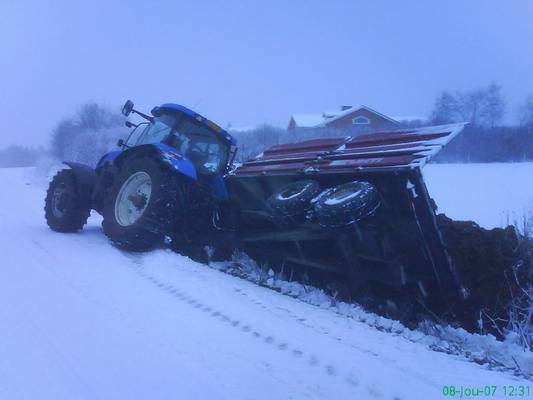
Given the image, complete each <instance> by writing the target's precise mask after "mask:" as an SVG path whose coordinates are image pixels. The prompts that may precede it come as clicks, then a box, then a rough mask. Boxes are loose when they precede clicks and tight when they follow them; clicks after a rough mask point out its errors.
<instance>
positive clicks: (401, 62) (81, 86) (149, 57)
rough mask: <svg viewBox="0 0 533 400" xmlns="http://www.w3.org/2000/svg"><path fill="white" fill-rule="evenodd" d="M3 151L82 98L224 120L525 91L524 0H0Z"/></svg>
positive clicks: (528, 60)
mask: <svg viewBox="0 0 533 400" xmlns="http://www.w3.org/2000/svg"><path fill="white" fill-rule="evenodd" d="M0 18H1V20H0V119H1V120H2V122H3V127H2V132H1V133H0V135H1V138H2V141H1V142H0V147H4V146H6V145H7V144H10V143H22V144H25V145H28V144H44V145H46V144H47V143H48V139H49V135H50V131H51V130H52V129H53V127H54V126H55V124H56V123H57V121H58V120H59V119H60V118H62V117H64V116H68V115H69V114H71V113H73V112H74V111H76V109H77V108H78V107H79V106H80V105H81V104H82V103H84V102H86V101H87V100H94V101H97V102H101V103H104V104H107V105H109V106H113V107H118V106H120V105H121V104H122V103H123V102H124V100H125V99H128V98H131V99H132V100H134V102H135V103H136V105H138V106H139V108H141V109H145V110H149V109H151V107H152V106H154V105H157V104H160V103H163V102H177V103H182V104H184V105H186V106H189V107H191V108H193V109H195V110H196V111H198V112H200V113H203V114H204V115H206V116H207V117H209V118H211V119H213V120H214V121H216V122H218V123H219V124H221V125H224V126H225V125H226V124H227V122H232V124H233V125H235V126H241V125H254V124H259V123H265V122H266V123H271V124H274V125H279V126H286V124H287V122H288V119H289V116H290V114H291V113H296V112H320V111H322V110H330V109H334V108H336V107H337V106H339V105H341V104H348V105H355V104H366V105H368V106H370V107H373V108H375V109H377V110H378V111H381V112H383V113H385V114H388V115H392V116H394V115H426V114H427V113H428V112H429V110H430V109H431V106H432V103H433V100H434V98H435V96H436V94H438V92H439V91H441V90H442V89H449V90H467V89H472V88H476V87H479V86H484V85H486V84H488V83H489V82H490V81H496V82H498V83H500V84H501V85H502V86H503V91H504V94H505V96H506V98H507V101H508V104H509V107H508V108H509V110H508V113H509V114H510V116H511V117H514V108H515V107H516V105H517V104H518V103H519V102H521V101H522V100H523V99H524V98H525V96H526V95H527V94H529V93H533V1H529V0H523V1H522V0H509V1H501V0H494V1H489V0H486V1H475V0H469V1H463V0H461V1H451V0H450V1H443V0H438V1H401V0H398V1H393V0H390V1H379V0H378V1H376V0H373V1H370V0H369V1H365V2H363V1H355V0H353V1H340V0H339V1H333V0H332V1H326V0H323V1H303V0H301V1H300V0H291V1H288V0H285V1H277V0H270V1H264V0H262V1H245V0H242V1H228V0H226V1H147V0H146V1H128V2H126V1H113V0H107V1H100V0H91V1H83V2H82V1H73V0H71V1H66V0H65V1H54V0H47V1H36V0H34V1H31V0H0Z"/></svg>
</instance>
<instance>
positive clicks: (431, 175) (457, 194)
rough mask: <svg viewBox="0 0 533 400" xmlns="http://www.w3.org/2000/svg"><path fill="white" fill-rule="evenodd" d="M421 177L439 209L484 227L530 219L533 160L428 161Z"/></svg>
mask: <svg viewBox="0 0 533 400" xmlns="http://www.w3.org/2000/svg"><path fill="white" fill-rule="evenodd" d="M423 172H424V177H425V180H426V185H427V187H428V191H429V193H430V195H431V196H432V197H433V198H434V199H435V200H436V202H437V205H438V207H439V212H444V213H446V214H447V215H448V216H449V217H450V218H453V219H455V220H473V221H475V222H477V223H478V224H479V225H481V226H482V227H484V228H496V227H501V226H506V225H509V224H514V223H515V222H517V223H518V225H519V226H521V225H522V222H523V218H524V216H526V218H527V217H531V218H533V184H531V182H532V181H533V163H531V162H525V163H493V164H429V165H427V166H426V167H425V168H424V169H423Z"/></svg>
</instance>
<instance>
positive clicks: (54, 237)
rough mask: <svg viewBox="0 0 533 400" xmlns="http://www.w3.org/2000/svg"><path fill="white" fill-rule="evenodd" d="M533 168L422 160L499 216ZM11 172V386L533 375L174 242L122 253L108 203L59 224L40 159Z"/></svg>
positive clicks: (7, 172) (61, 391) (242, 393)
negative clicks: (46, 202)
mask: <svg viewBox="0 0 533 400" xmlns="http://www.w3.org/2000/svg"><path fill="white" fill-rule="evenodd" d="M531 173H533V164H511V165H490V166H483V165H468V166H460V165H430V166H428V167H427V168H426V171H425V175H426V179H427V181H428V186H429V190H430V193H431V194H432V195H433V196H434V197H435V198H436V201H437V203H438V204H439V206H440V209H441V210H442V211H444V212H446V213H448V214H449V215H450V216H451V217H454V218H464V219H474V220H477V221H479V222H480V223H481V224H482V225H483V226H489V227H490V226H496V225H500V224H501V222H504V221H505V220H501V217H502V216H505V215H506V213H513V212H517V213H520V212H521V210H522V208H524V207H525V208H527V207H529V206H530V205H531V202H532V201H533V191H532V190H533V189H532V187H531V185H530V186H529V187H528V186H527V184H526V182H527V181H528V178H529V175H531ZM0 181H1V182H2V183H3V188H4V189H3V190H2V191H0V268H1V271H2V273H3V274H2V279H0V321H1V329H0V399H50V400H59V399H91V400H93V399H193V398H199V399H254V400H259V399H288V398H292V399H304V398H306V399H307V398H309V399H374V398H375V399H391V400H392V399H438V398H444V396H443V394H442V393H443V386H445V385H446V386H449V385H455V386H457V387H459V386H463V387H468V388H483V387H484V386H485V385H495V386H496V387H497V391H496V396H490V398H498V397H503V388H502V387H503V385H518V384H525V385H528V384H530V382H528V381H525V380H523V379H522V378H517V377H514V376H512V375H511V374H510V373H507V372H496V371H491V370H488V369H487V368H486V367H484V366H480V365H477V364H475V363H472V362H469V361H466V360H465V358H463V357H460V356H451V355H446V354H444V353H439V352H435V351H431V350H429V349H428V348H427V346H426V344H424V343H423V342H422V341H421V342H420V343H417V341H416V340H412V339H411V340H407V339H406V338H404V337H403V336H402V335H399V334H393V333H387V332H380V331H379V330H377V329H375V328H373V327H370V326H369V325H368V324H366V323H363V322H360V321H357V320H355V319H353V318H348V317H345V316H342V315H339V314H336V313H334V312H332V311H331V310H330V309H323V308H320V307H316V306H312V305H309V304H306V303H304V302H301V301H299V300H296V299H293V298H291V297H288V296H283V295H281V294H279V293H277V292H275V291H272V290H269V289H266V288H262V287H259V286H257V285H254V284H252V283H250V282H247V281H246V280H243V279H239V278H235V277H233V276H230V275H228V274H224V273H221V272H219V271H216V270H214V269H211V268H208V267H206V266H204V265H201V264H198V263H195V262H193V261H191V260H189V259H188V258H186V257H182V256H180V255H177V254H175V253H172V252H170V251H166V250H158V251H154V252H151V253H147V254H128V253H124V252H122V251H119V250H117V249H115V248H114V247H112V246H111V245H110V244H109V243H108V241H107V240H106V238H105V237H104V235H103V234H102V233H101V231H100V226H99V222H100V219H99V217H98V216H92V217H91V219H90V222H89V224H88V226H87V227H86V229H85V230H84V231H83V232H81V233H78V234H59V233H55V232H52V231H50V230H49V229H48V228H47V226H46V224H45V222H44V218H43V211H42V206H43V199H44V188H43V186H42V185H41V184H39V183H38V182H36V181H35V179H34V173H33V170H31V169H3V170H2V169H0ZM529 367H530V366H529ZM530 390H531V392H532V393H533V387H531V388H530ZM477 397H478V398H483V396H477ZM486 398H489V397H486Z"/></svg>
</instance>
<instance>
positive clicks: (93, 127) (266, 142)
mask: <svg viewBox="0 0 533 400" xmlns="http://www.w3.org/2000/svg"><path fill="white" fill-rule="evenodd" d="M512 112H514V115H515V117H516V118H514V120H515V121H516V123H514V124H511V125H510V124H506V123H505V121H506V116H507V115H508V114H507V113H508V105H507V102H506V100H505V98H504V96H503V94H502V90H501V86H499V85H498V84H496V83H490V84H489V85H487V86H486V87H483V88H480V89H475V90H470V91H457V92H453V93H452V92H450V91H443V92H442V93H440V94H439V95H438V96H437V97H436V99H435V102H434V104H433V108H432V110H431V113H430V116H429V118H428V119H427V122H426V123H425V124H427V125H437V124H448V123H454V122H469V124H468V125H467V127H466V128H465V130H464V131H463V133H461V134H460V135H459V136H458V137H457V138H455V139H454V140H453V141H452V142H451V143H450V144H449V145H448V146H447V147H446V148H445V149H444V150H443V151H442V152H441V153H440V154H439V155H438V156H437V158H436V159H435V161H436V162H505V161H531V160H533V95H530V96H528V97H527V98H526V99H525V100H524V101H523V102H522V104H520V106H519V107H517V108H516V109H514V110H512ZM509 119H510V118H507V120H509ZM124 121H125V119H124V117H123V116H122V115H121V114H120V113H119V112H118V108H117V109H116V110H114V109H110V108H109V107H106V106H102V105H100V104H97V103H94V102H89V103H86V104H84V105H83V106H82V107H80V108H79V109H78V111H76V112H75V113H74V114H73V115H71V116H69V117H66V118H63V119H62V120H60V121H59V122H58V123H57V125H56V126H55V128H54V129H53V130H52V132H51V141H50V147H49V149H47V150H45V149H35V148H27V147H22V146H16V145H15V146H10V147H8V148H6V149H4V150H0V167H17V166H29V165H34V164H35V161H36V160H37V159H38V158H39V157H42V156H43V155H45V154H50V155H51V156H52V157H54V158H56V159H58V160H65V159H68V160H72V161H77V162H82V163H87V164H89V165H95V164H96V162H97V161H98V159H99V158H100V157H101V156H102V155H103V154H104V153H106V152H107V151H109V150H111V149H113V148H115V144H116V142H117V139H119V138H125V137H126V136H127V134H128V132H129V130H128V129H127V128H126V127H125V126H124ZM422 125H423V124H422ZM419 126H421V124H420V122H417V123H416V124H415V125H413V124H411V125H409V124H407V123H406V124H404V125H403V127H404V128H407V129H410V128H416V127H419ZM231 134H232V135H234V136H235V137H236V138H237V140H238V145H239V151H238V153H237V161H239V162H242V161H246V160H248V159H250V158H252V157H254V156H255V155H257V154H259V153H260V152H261V151H263V150H264V149H265V148H267V147H269V146H272V145H276V144H283V143H291V142H297V141H301V140H308V139H315V138H323V137H339V136H347V135H353V134H354V132H350V131H341V130H335V129H328V128H321V129H313V130H293V131H288V130H287V129H283V128H277V127H273V126H269V125H261V126H259V127H257V128H255V129H253V130H249V131H242V132H234V131H231Z"/></svg>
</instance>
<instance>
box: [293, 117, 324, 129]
mask: <svg viewBox="0 0 533 400" xmlns="http://www.w3.org/2000/svg"><path fill="white" fill-rule="evenodd" d="M292 119H293V120H294V123H295V124H296V126H297V127H299V128H314V127H315V126H318V125H320V124H321V123H322V122H324V116H323V115H322V114H293V115H292Z"/></svg>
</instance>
